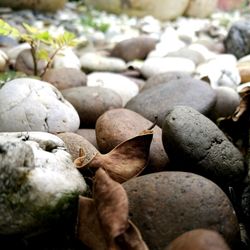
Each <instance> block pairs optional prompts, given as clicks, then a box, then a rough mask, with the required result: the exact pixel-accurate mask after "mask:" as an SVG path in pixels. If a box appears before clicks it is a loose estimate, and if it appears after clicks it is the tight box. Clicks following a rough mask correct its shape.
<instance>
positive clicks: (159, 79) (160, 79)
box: [142, 71, 191, 91]
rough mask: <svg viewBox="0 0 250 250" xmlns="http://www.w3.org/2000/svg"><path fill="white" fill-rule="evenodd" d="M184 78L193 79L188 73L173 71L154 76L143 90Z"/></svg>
mask: <svg viewBox="0 0 250 250" xmlns="http://www.w3.org/2000/svg"><path fill="white" fill-rule="evenodd" d="M182 78H191V75H190V74H188V73H186V72H181V71H172V72H166V73H162V74H159V75H153V76H151V77H150V78H148V80H147V81H146V83H145V85H144V86H143V88H142V91H143V90H146V89H149V88H153V87H155V86H157V85H159V84H162V83H167V82H170V81H172V80H179V79H182Z"/></svg>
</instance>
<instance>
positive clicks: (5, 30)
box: [0, 19, 20, 37]
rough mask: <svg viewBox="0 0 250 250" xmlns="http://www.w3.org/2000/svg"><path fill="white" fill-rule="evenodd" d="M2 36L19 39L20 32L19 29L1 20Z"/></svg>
mask: <svg viewBox="0 0 250 250" xmlns="http://www.w3.org/2000/svg"><path fill="white" fill-rule="evenodd" d="M0 35H3V36H14V37H19V36H20V32H19V31H18V29H16V28H14V27H12V26H10V25H9V24H8V23H7V22H5V21H4V20H2V19H0Z"/></svg>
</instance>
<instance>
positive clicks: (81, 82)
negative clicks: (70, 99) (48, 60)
mask: <svg viewBox="0 0 250 250" xmlns="http://www.w3.org/2000/svg"><path fill="white" fill-rule="evenodd" d="M42 80H43V81H45V82H49V83H51V84H52V85H54V86H55V87H56V88H57V89H59V90H63V89H68V88H73V87H80V86H86V84H87V76H86V74H85V73H84V72H82V71H81V70H79V69H75V68H58V69H49V70H47V71H46V72H45V74H44V75H43V76H42Z"/></svg>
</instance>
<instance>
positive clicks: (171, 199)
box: [123, 172, 239, 250]
mask: <svg viewBox="0 0 250 250" xmlns="http://www.w3.org/2000/svg"><path fill="white" fill-rule="evenodd" d="M123 187H124V188H125V190H126V191H127V194H128V198H129V204H130V207H129V215H130V219H131V220H132V221H133V222H134V223H135V225H136V226H137V227H138V229H139V230H140V232H141V234H142V237H143V239H144V240H145V241H146V243H147V245H148V247H149V249H154V250H160V249H164V247H166V246H167V245H168V244H170V242H171V241H173V240H174V239H175V238H176V237H178V236H180V235H181V234H183V233H185V232H187V231H190V230H192V229H198V228H204V229H211V230H215V231H218V232H219V233H220V234H221V235H222V236H223V237H224V238H225V240H226V241H227V242H228V244H229V245H230V244H232V243H233V242H234V241H236V240H238V237H239V225H238V221H237V217H236V215H235V211H234V209H233V207H232V204H231V203H230V201H229V199H228V197H227V196H226V194H225V193H224V192H223V191H222V190H221V189H220V188H219V187H218V186H217V185H216V184H214V183H213V182H212V181H210V180H208V179H206V178H204V177H202V176H199V175H196V174H192V173H186V172H160V173H154V174H149V175H144V176H140V177H136V178H133V179H131V180H129V181H127V182H125V183H124V184H123Z"/></svg>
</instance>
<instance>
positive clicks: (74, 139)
mask: <svg viewBox="0 0 250 250" xmlns="http://www.w3.org/2000/svg"><path fill="white" fill-rule="evenodd" d="M57 136H58V137H59V138H60V139H61V140H63V142H64V143H65V146H66V148H67V150H68V152H69V153H70V154H71V156H72V159H73V161H74V160H75V159H76V158H78V157H79V150H80V149H83V152H84V156H85V158H86V160H87V159H88V160H90V159H92V158H93V156H94V155H95V154H96V153H97V149H96V148H95V147H94V146H93V145H92V144H91V143H90V142H89V141H88V140H86V139H85V138H83V137H82V136H81V135H78V134H75V133H70V132H66V133H60V134H57Z"/></svg>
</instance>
